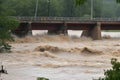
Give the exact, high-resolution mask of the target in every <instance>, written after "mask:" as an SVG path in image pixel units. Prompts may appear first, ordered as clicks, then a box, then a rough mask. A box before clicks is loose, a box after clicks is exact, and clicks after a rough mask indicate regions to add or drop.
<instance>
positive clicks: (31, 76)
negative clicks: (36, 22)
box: [0, 33, 120, 80]
mask: <svg viewBox="0 0 120 80" xmlns="http://www.w3.org/2000/svg"><path fill="white" fill-rule="evenodd" d="M76 34H77V33H76ZM108 34H111V35H110V36H114V35H113V34H114V33H108ZM119 34H120V33H119ZM117 35H118V34H117ZM78 36H79V35H77V36H74V35H72V37H70V36H69V37H68V36H64V35H56V36H55V35H54V36H48V35H37V36H33V37H30V36H28V37H25V38H21V39H20V38H17V37H16V38H15V42H11V43H10V44H11V45H12V52H11V53H4V54H0V64H2V65H4V67H5V69H6V70H7V71H8V74H2V75H1V77H0V79H2V80H36V79H37V77H46V78H49V79H50V80H92V79H98V78H99V77H103V76H104V75H103V73H104V70H106V69H109V68H111V64H110V60H111V58H117V59H118V61H120V36H118V37H115V38H113V37H110V36H108V35H107V36H104V38H103V40H92V39H91V38H85V37H83V38H79V37H78Z"/></svg>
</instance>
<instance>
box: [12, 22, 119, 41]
mask: <svg viewBox="0 0 120 80" xmlns="http://www.w3.org/2000/svg"><path fill="white" fill-rule="evenodd" d="M31 30H48V33H49V34H51V33H52V34H61V33H63V34H67V30H83V33H82V36H88V37H92V38H93V39H94V40H99V39H101V30H120V22H49V21H48V22H47V21H46V22H32V23H28V22H22V23H20V25H19V27H18V28H17V29H16V30H13V33H15V34H18V35H19V36H20V35H21V34H22V35H26V34H28V33H31Z"/></svg>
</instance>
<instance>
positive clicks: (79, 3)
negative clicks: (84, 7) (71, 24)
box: [76, 0, 87, 5]
mask: <svg viewBox="0 0 120 80" xmlns="http://www.w3.org/2000/svg"><path fill="white" fill-rule="evenodd" d="M86 1H87V0H76V5H81V4H84V3H85V2H86Z"/></svg>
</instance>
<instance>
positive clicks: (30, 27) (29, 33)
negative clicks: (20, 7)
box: [27, 22, 32, 36]
mask: <svg viewBox="0 0 120 80" xmlns="http://www.w3.org/2000/svg"><path fill="white" fill-rule="evenodd" d="M27 35H28V36H32V26H31V22H29V23H28V32H27Z"/></svg>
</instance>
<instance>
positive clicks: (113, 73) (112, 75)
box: [99, 58, 120, 80]
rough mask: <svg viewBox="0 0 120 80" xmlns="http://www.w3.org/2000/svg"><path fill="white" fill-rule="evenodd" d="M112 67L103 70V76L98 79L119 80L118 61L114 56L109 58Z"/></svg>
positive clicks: (119, 66) (119, 63)
mask: <svg viewBox="0 0 120 80" xmlns="http://www.w3.org/2000/svg"><path fill="white" fill-rule="evenodd" d="M111 64H112V69H109V70H106V71H105V72H104V75H105V78H99V80H120V62H117V59H116V58H112V59H111Z"/></svg>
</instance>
